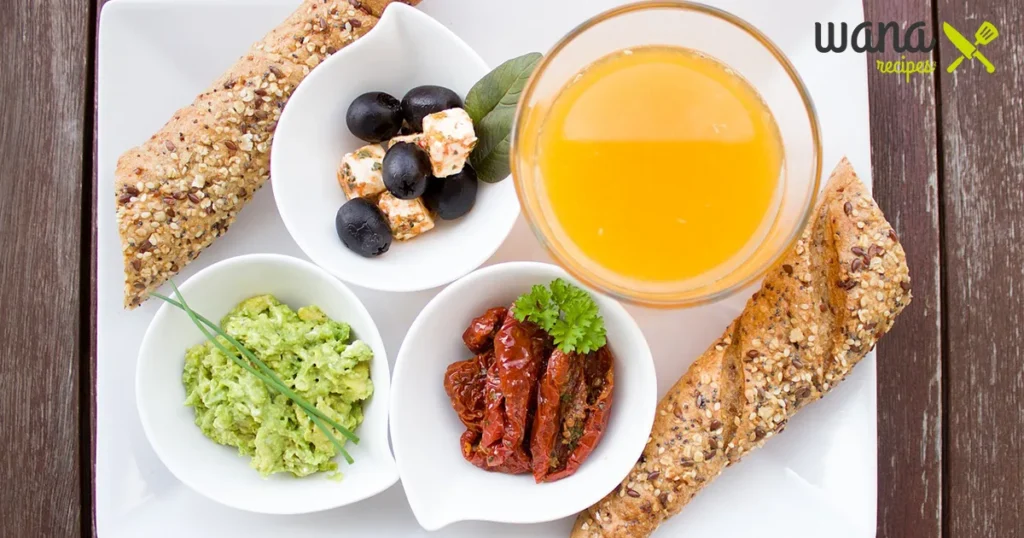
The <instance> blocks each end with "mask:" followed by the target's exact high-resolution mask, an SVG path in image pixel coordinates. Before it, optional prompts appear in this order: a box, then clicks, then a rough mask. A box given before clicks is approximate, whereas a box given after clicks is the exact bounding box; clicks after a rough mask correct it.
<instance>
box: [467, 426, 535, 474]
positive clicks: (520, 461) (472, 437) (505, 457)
mask: <svg viewBox="0 0 1024 538" xmlns="http://www.w3.org/2000/svg"><path fill="white" fill-rule="evenodd" d="M459 441H460V444H461V445H462V456H463V457H464V458H466V461H468V462H470V463H472V464H473V465H476V466H477V467H479V468H481V469H484V470H485V471H492V472H496V473H507V474H525V473H528V472H530V456H529V455H527V454H526V452H525V451H524V450H522V447H520V448H519V450H513V451H508V450H507V449H505V447H503V446H501V445H500V444H499V445H497V446H496V447H485V446H482V445H480V444H479V441H480V432H475V431H471V430H466V431H465V432H464V433H463V434H462V437H461V438H460V439H459ZM495 450H497V451H500V452H503V453H502V454H501V457H500V462H499V461H498V460H499V458H498V457H497V455H496V454H495Z"/></svg>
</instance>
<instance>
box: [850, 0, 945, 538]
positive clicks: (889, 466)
mask: <svg viewBox="0 0 1024 538" xmlns="http://www.w3.org/2000/svg"><path fill="white" fill-rule="evenodd" d="M864 15H865V20H867V21H872V22H875V23H877V22H883V21H885V22H888V21H897V22H898V23H900V24H901V26H902V23H903V22H904V21H909V22H914V21H926V22H927V23H928V31H929V32H931V31H932V29H934V25H933V24H932V23H931V18H932V7H931V2H930V0H865V2H864ZM929 35H931V34H929ZM910 56H912V58H913V59H914V60H928V59H929V56H930V54H928V53H917V54H911V55H910ZM899 58H900V54H899V53H897V52H895V51H893V50H892V46H891V45H888V47H887V51H886V52H879V53H875V54H871V55H870V56H869V58H868V61H869V65H868V82H869V85H868V88H869V94H870V99H871V165H872V173H873V177H874V195H875V198H877V200H878V203H879V205H880V206H881V208H882V210H883V211H884V212H885V215H886V217H888V219H889V221H890V222H891V223H892V224H893V227H894V228H895V229H896V231H897V233H898V234H899V236H900V237H901V238H902V242H903V247H904V248H905V249H906V251H907V263H908V264H909V266H910V274H911V279H912V281H913V294H914V299H913V302H912V303H911V304H910V306H909V307H908V308H907V309H906V310H905V311H904V312H903V314H902V315H901V316H900V319H899V321H897V322H896V325H895V327H894V328H893V330H892V332H890V333H889V334H888V335H887V336H886V337H885V338H883V339H882V340H881V342H880V343H879V346H878V536H879V537H880V538H883V537H884V538H938V537H939V536H941V533H942V481H943V477H942V465H941V461H942V442H941V440H942V382H943V380H942V367H941V349H942V317H941V308H942V307H941V301H940V292H939V282H940V281H939V275H940V270H939V267H940V266H939V255H940V248H939V240H940V233H939V208H938V200H939V197H938V188H939V187H938V171H937V166H938V164H937V157H936V147H937V135H936V113H935V88H934V79H933V77H932V76H930V75H916V76H913V77H911V80H910V82H909V83H908V82H907V81H906V79H904V78H903V77H902V76H900V75H895V74H883V73H881V72H879V71H878V70H877V69H876V68H875V61H876V60H882V61H886V60H889V61H891V60H898V59H899Z"/></svg>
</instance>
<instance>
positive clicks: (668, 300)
mask: <svg viewBox="0 0 1024 538" xmlns="http://www.w3.org/2000/svg"><path fill="white" fill-rule="evenodd" d="M660 9H673V10H680V11H688V12H696V13H699V14H703V15H707V16H709V17H712V18H715V19H719V20H721V21H723V22H725V23H728V24H730V25H732V26H735V27H736V28H737V29H739V30H740V31H742V32H745V33H747V34H748V35H749V36H750V37H752V38H753V39H754V40H755V41H757V42H758V43H760V45H761V46H762V47H764V49H765V50H766V51H768V52H769V53H770V54H771V55H772V57H774V58H775V60H776V61H777V62H778V64H779V66H780V67H782V69H783V71H784V72H785V73H786V75H788V78H789V80H790V82H791V83H792V85H793V87H794V88H795V89H796V91H797V93H798V94H799V96H800V100H801V101H802V102H803V105H804V109H805V112H806V113H807V121H808V123H809V129H810V133H811V142H812V143H811V153H812V156H811V159H812V162H813V165H812V166H811V174H812V178H811V180H812V181H811V183H810V185H809V187H808V191H809V192H808V194H807V197H806V200H805V203H804V204H803V207H802V210H801V212H800V216H799V218H797V219H796V220H795V222H794V224H793V225H792V228H791V229H790V230H789V231H788V233H786V234H784V237H785V240H784V241H782V242H780V245H779V247H778V248H777V249H776V250H775V252H772V253H771V254H770V255H768V256H765V259H764V261H763V262H762V263H761V264H759V265H758V266H757V267H756V268H754V269H753V270H751V271H749V273H748V274H747V275H746V276H745V277H743V278H741V279H738V280H737V281H736V282H734V283H733V284H732V285H729V286H726V287H723V288H721V289H718V290H714V291H710V292H707V291H701V290H702V288H705V287H708V286H713V285H714V282H710V283H708V284H702V285H701V286H698V287H695V288H687V289H682V290H673V291H670V292H643V293H641V292H633V293H630V292H629V291H628V288H627V287H626V286H624V285H621V284H617V283H614V282H610V281H608V280H607V279H604V278H601V277H599V276H597V274H596V272H595V271H593V270H590V269H587V268H586V267H584V265H583V264H581V263H578V262H576V261H574V260H573V259H572V256H571V255H570V254H569V253H568V252H564V251H563V250H564V247H562V246H560V245H559V244H558V241H556V240H555V239H554V238H548V236H547V235H546V234H545V233H544V230H543V229H542V226H541V225H540V224H538V223H537V221H545V220H546V219H545V218H544V217H543V216H541V215H539V214H536V212H535V211H534V208H533V207H532V206H531V204H530V195H529V192H530V191H531V190H532V188H531V187H527V186H525V185H523V181H524V180H523V179H521V178H522V176H523V172H522V168H523V164H522V163H521V162H520V161H521V159H519V158H518V157H517V155H518V152H519V151H520V148H521V147H522V146H523V145H524V144H523V142H522V141H521V138H522V137H523V136H525V134H524V129H523V128H522V127H523V126H522V125H521V120H522V118H523V114H524V111H525V109H526V103H527V102H529V100H530V98H531V96H532V95H533V93H534V91H535V90H536V87H537V84H538V81H539V80H540V78H541V77H542V76H543V75H544V72H545V71H546V69H547V67H548V65H549V64H550V63H551V61H552V60H553V58H554V57H555V56H557V55H558V54H559V53H560V52H561V51H562V50H563V49H564V48H566V47H567V46H568V45H569V44H570V43H571V42H572V41H573V40H575V39H576V38H577V37H579V36H580V35H582V34H584V33H585V32H587V31H588V30H590V29H592V28H594V27H596V26H598V25H600V24H601V23H603V22H605V21H607V20H609V19H613V18H616V17H619V16H622V15H628V14H631V13H634V12H640V11H649V10H660ZM822 148H823V145H822V138H821V123H820V120H819V118H818V112H817V109H816V108H815V107H814V101H813V99H812V98H811V93H810V90H809V89H808V88H807V85H806V84H805V83H804V81H803V79H802V78H801V77H800V73H799V72H798V71H797V69H796V67H795V66H794V65H793V63H792V62H791V61H790V60H789V57H788V56H786V54H785V53H784V52H783V51H782V48H781V47H779V46H778V45H777V44H776V43H775V42H774V41H772V40H771V39H770V38H769V37H768V36H767V35H766V34H765V33H764V32H762V31H761V30H760V29H758V28H757V27H756V26H754V25H753V24H752V23H750V22H748V21H747V20H746V19H743V18H741V17H739V16H737V15H734V14H733V13H731V12H729V11H726V10H724V9H720V8H716V7H712V6H709V5H707V4H703V3H700V2H695V1H690V0H640V1H635V2H632V3H629V4H625V5H621V6H617V7H613V8H611V9H608V10H605V11H602V12H601V13H598V14H597V15H594V16H593V17H590V18H588V19H587V20H585V21H583V22H582V23H580V24H579V25H577V26H576V27H574V28H573V29H572V30H570V31H569V32H568V33H566V34H565V35H564V36H562V37H561V38H560V39H559V40H558V41H557V42H556V43H555V44H554V45H553V46H552V47H551V49H550V50H549V51H548V52H547V53H545V54H544V56H543V58H542V59H541V61H540V62H539V63H538V64H537V67H536V68H535V69H534V71H533V73H531V75H530V77H529V79H528V80H527V82H526V85H525V86H524V88H523V92H522V94H521V96H520V99H519V103H518V104H517V105H516V113H515V121H513V123H512V133H511V135H510V148H509V160H510V164H511V170H512V179H513V181H514V182H515V187H516V196H517V197H518V198H519V205H520V210H521V211H522V213H523V215H524V216H525V217H526V221H527V223H528V224H529V227H530V230H531V232H532V233H533V235H534V237H536V238H537V240H538V241H539V242H540V244H541V245H542V246H543V247H544V250H545V251H546V252H548V254H550V255H551V257H553V258H554V259H555V260H557V262H558V264H559V265H561V266H562V267H563V268H564V269H565V270H566V271H567V272H569V273H570V274H571V275H572V276H573V277H575V278H577V279H578V280H579V281H581V282H583V283H586V284H587V285H588V286H589V287H591V288H593V289H597V290H600V291H601V292H602V293H605V294H606V295H610V296H612V297H614V298H616V299H618V300H621V301H625V302H628V303H631V304H636V305H641V306H647V307H653V308H680V307H693V306H699V305H703V304H709V303H713V302H716V301H718V300H720V299H723V298H725V297H728V296H730V295H732V294H733V293H736V292H737V291H739V290H741V289H743V288H745V287H747V286H749V285H751V284H753V283H754V282H756V281H758V280H759V279H760V278H761V277H763V276H764V275H765V273H766V272H767V271H768V269H769V268H771V266H772V265H774V264H775V262H777V261H778V260H779V259H780V258H781V257H782V255H783V254H785V253H786V252H788V251H789V249H790V248H792V247H793V245H795V244H796V242H797V241H798V240H799V239H800V235H801V234H802V233H803V230H804V228H806V226H807V223H808V222H809V221H810V218H811V215H812V214H813V213H814V210H815V208H816V207H817V201H818V195H819V190H820V188H821V173H822ZM776 225H778V216H776V219H775V222H773V224H772V227H773V228H774V227H775V226H776ZM730 274H731V273H730ZM728 276H729V275H728V274H727V275H725V276H723V277H721V278H726V277H728ZM721 278H720V279H719V280H721ZM698 292H699V293H698Z"/></svg>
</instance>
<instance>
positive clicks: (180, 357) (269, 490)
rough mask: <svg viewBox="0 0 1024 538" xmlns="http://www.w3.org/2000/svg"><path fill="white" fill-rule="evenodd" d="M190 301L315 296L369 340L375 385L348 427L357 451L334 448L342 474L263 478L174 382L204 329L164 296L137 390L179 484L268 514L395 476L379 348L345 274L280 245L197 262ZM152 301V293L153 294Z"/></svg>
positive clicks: (313, 507)
mask: <svg viewBox="0 0 1024 538" xmlns="http://www.w3.org/2000/svg"><path fill="white" fill-rule="evenodd" d="M180 289H181V293H182V295H183V296H184V297H185V300H186V301H188V303H189V306H191V307H192V308H193V310H195V311H196V312H198V313H200V314H202V315H204V316H206V317H207V318H208V319H211V320H217V321H219V320H220V318H221V317H223V316H224V315H225V314H227V313H228V312H229V311H230V310H231V309H232V308H234V307H235V305H237V304H238V303H240V302H242V301H243V300H245V299H247V298H249V297H252V296H254V295H260V294H264V293H270V294H273V295H274V296H275V297H277V298H278V300H280V301H281V302H282V303H285V304H287V305H288V306H290V307H291V308H292V309H298V308H300V307H303V306H308V305H317V306H319V307H320V308H321V309H323V311H324V312H325V313H326V314H327V315H328V316H330V317H331V318H332V319H334V320H337V321H343V322H345V323H348V324H349V325H350V326H351V327H352V332H353V334H354V337H355V338H357V339H359V340H362V341H364V342H366V343H367V344H368V345H369V346H370V348H371V349H373V362H372V363H371V365H370V378H371V379H372V380H373V385H374V393H373V396H372V397H371V398H370V401H369V402H368V403H367V404H366V407H365V408H364V419H363V423H362V424H361V425H360V426H359V428H358V429H356V432H355V433H356V434H357V435H358V436H359V438H360V442H359V444H358V445H353V444H352V443H348V444H346V450H348V452H349V453H350V454H351V455H352V457H353V458H354V459H355V463H354V464H352V465H349V464H347V463H345V460H344V459H342V458H341V457H340V456H338V457H337V458H336V460H337V461H338V470H340V471H341V472H342V473H343V474H344V478H343V479H342V480H340V481H338V480H332V479H330V478H329V477H328V476H327V474H325V473H317V474H314V475H311V476H307V477H304V478H301V479H297V478H294V477H292V476H291V475H287V474H282V473H278V474H275V475H272V476H271V477H269V478H267V479H264V478H262V477H260V474H259V473H258V472H256V471H255V470H254V469H252V468H250V467H249V458H248V457H243V456H239V455H238V451H237V450H236V449H235V448H233V447H228V446H223V445H219V444H216V443H214V442H213V441H211V440H210V439H207V438H206V437H205V436H203V434H202V432H201V431H200V430H199V428H198V427H197V426H196V425H195V413H194V412H193V410H192V408H191V407H186V406H185V405H184V402H185V388H184V386H183V385H182V382H181V374H182V369H183V367H184V363H185V359H184V358H185V350H186V349H187V348H188V347H191V346H193V345H196V344H199V343H202V342H204V341H205V337H204V336H203V334H202V333H201V332H199V330H198V329H197V328H196V327H195V326H194V325H193V324H192V322H191V321H190V320H189V318H188V316H187V315H185V313H184V312H181V311H180V310H178V309H177V308H174V307H172V306H170V305H168V304H164V305H163V306H161V307H160V309H159V310H158V311H157V313H156V316H155V317H154V318H153V321H152V323H150V325H149V328H148V329H147V330H146V334H145V336H144V337H143V340H142V347H141V348H140V350H139V362H138V369H137V372H136V377H135V396H136V400H137V402H138V407H139V416H140V418H141V419H142V427H143V430H145V432H146V437H148V438H149V442H150V443H151V444H152V445H153V450H155V451H156V453H157V456H159V457H160V459H161V460H162V461H163V462H164V465H166V466H167V468H168V469H170V471H171V472H172V473H173V474H174V475H175V476H176V477H178V479H179V480H181V481H182V482H184V483H185V484H186V485H188V486H189V487H191V488H192V489H194V490H196V491H197V492H199V493H201V494H202V495H205V496H206V497H208V498H210V499H212V500H214V501H217V502H220V503H222V504H226V505H228V506H231V507H234V508H238V509H241V510H248V511H251V512H262V513H267V514H298V513H305V512H315V511H319V510H326V509H329V508H335V507H338V506H343V505H346V504H349V503H353V502H356V501H359V500H361V499H365V498H367V497H370V496H372V495H375V494H377V493H379V492H381V491H383V490H385V489H387V488H388V487H390V486H391V485H392V484H394V483H395V481H397V480H398V474H397V472H396V470H395V463H394V459H393V458H392V457H391V451H390V450H389V449H388V436H387V433H388V432H387V405H388V391H389V378H390V375H389V370H388V358H387V353H386V352H385V351H384V344H383V343H382V342H381V338H380V334H378V332H377V327H376V326H375V325H374V323H373V320H372V319H370V314H369V313H368V312H367V311H366V308H365V307H363V304H362V303H361V302H359V299H358V298H357V297H356V296H355V294H354V293H352V291H351V290H349V289H348V288H347V287H346V286H345V285H344V284H343V283H341V282H340V281H338V279H336V278H334V277H333V276H331V275H330V274H328V273H327V272H326V271H324V270H322V269H320V268H319V267H317V266H315V265H313V264H311V263H309V262H307V261H303V260H299V259H296V258H292V257H289V256H282V255H279V254H250V255H246V256H238V257H235V258H230V259H227V260H224V261H222V262H219V263H216V264H214V265H211V266H210V267H207V268H205V269H203V270H202V271H199V272H198V273H196V274H195V276H193V277H192V278H190V279H188V280H187V281H186V282H185V283H184V284H183V285H181V286H180ZM153 300H157V299H153Z"/></svg>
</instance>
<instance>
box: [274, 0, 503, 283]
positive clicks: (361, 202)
mask: <svg viewBox="0 0 1024 538" xmlns="http://www.w3.org/2000/svg"><path fill="white" fill-rule="evenodd" d="M487 72H488V68H487V65H486V64H485V63H484V61H483V60H482V59H481V58H480V56H479V55H477V54H476V52H474V51H473V50H472V49H471V48H470V47H469V46H468V45H466V44H465V43H464V42H463V41H462V40H461V39H459V38H458V37H457V36H455V35H454V34H452V33H451V32H450V31H449V30H448V29H447V28H445V27H444V26H442V25H441V24H439V23H438V22H436V21H434V20H433V19H431V18H430V17H429V16H427V15H425V14H423V13H421V12H419V11H417V10H415V9H409V8H407V7H406V6H402V5H393V6H391V7H389V8H388V10H387V11H385V13H384V16H383V17H382V18H381V20H380V22H379V23H378V24H377V26H376V27H375V28H374V31H373V32H370V33H369V34H367V35H366V36H365V37H363V38H362V39H360V40H359V42H358V43H355V44H353V45H352V46H350V47H346V48H344V49H342V50H340V51H338V52H337V53H335V54H333V55H331V56H330V57H328V58H327V59H326V60H324V61H323V62H322V63H321V64H320V65H318V66H317V67H316V68H315V69H313V71H312V72H311V73H310V74H309V76H307V77H306V79H305V80H304V81H303V82H302V84H300V85H299V87H298V88H297V89H296V91H295V93H294V94H293V95H292V97H291V99H290V100H289V101H288V104H287V106H286V107H285V108H284V110H283V112H282V113H281V118H280V121H279V122H278V125H277V129H276V132H275V135H274V141H273V145H272V148H271V159H270V162H271V169H270V175H271V178H272V185H273V191H274V199H275V201H276V203H277V208H278V211H279V213H280V215H281V219H282V220H283V221H284V224H285V227H286V228H287V229H288V232H289V233H290V234H291V236H292V238H293V239H294V240H295V242H296V243H297V244H298V246H299V248H301V249H302V251H303V252H304V253H305V254H306V255H307V256H308V257H309V258H310V259H311V260H312V261H313V262H314V263H316V264H317V265H319V266H321V267H323V268H324V269H326V270H328V271H330V272H331V273H332V274H334V275H335V276H337V277H338V278H341V279H342V280H345V281H348V282H351V283H353V284H356V285H359V286H362V287H366V288H371V289H377V290H383V291H394V292H405V291H418V290H424V289H430V288H434V287H438V286H442V285H445V284H448V283H449V282H452V281H454V280H456V279H458V278H460V277H462V276H463V275H466V274H468V273H469V272H471V271H473V270H474V269H476V268H477V267H479V266H480V265H482V264H483V263H484V262H485V261H487V259H488V258H490V257H491V255H493V254H494V252H495V251H496V250H497V249H498V247H499V246H501V243H502V242H504V240H505V238H506V236H508V234H509V232H510V231H511V230H512V226H513V225H514V224H515V221H516V219H517V218H518V216H519V202H518V199H517V197H516V193H515V187H514V185H513V183H512V181H501V182H498V183H486V182H483V181H480V180H479V179H478V176H477V172H476V171H475V170H474V169H473V167H472V165H471V164H470V162H469V157H470V155H471V153H472V151H473V149H474V147H475V145H476V143H477V137H476V132H475V129H474V125H473V121H472V119H471V118H470V117H469V115H468V113H466V111H465V109H464V106H465V104H464V99H465V97H466V94H467V92H468V91H469V89H470V88H472V87H473V85H474V84H475V83H476V82H477V81H478V80H480V79H481V78H482V77H483V76H484V75H486V74H487ZM254 142H257V141H254Z"/></svg>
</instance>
